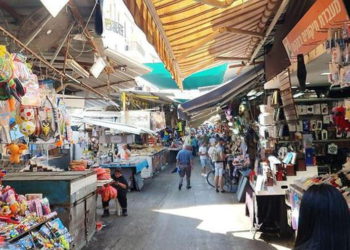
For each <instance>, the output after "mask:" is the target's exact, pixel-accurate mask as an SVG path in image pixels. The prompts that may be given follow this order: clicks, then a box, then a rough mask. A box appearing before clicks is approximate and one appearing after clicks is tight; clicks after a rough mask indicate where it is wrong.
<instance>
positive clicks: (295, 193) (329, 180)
mask: <svg viewBox="0 0 350 250" xmlns="http://www.w3.org/2000/svg"><path fill="white" fill-rule="evenodd" d="M322 183H326V184H329V185H332V186H334V187H336V188H337V189H338V190H339V191H340V192H341V193H342V194H343V196H344V198H345V200H346V201H347V203H348V205H349V208H350V170H349V169H343V170H341V171H339V172H338V173H335V174H327V175H322V176H316V177H312V178H304V179H300V180H298V181H297V182H296V183H295V184H294V185H292V186H291V189H290V190H289V203H290V207H291V210H290V214H289V220H290V225H291V226H292V228H293V229H294V230H297V229H298V218H299V208H300V202H301V199H302V195H303V192H304V190H307V189H308V188H309V187H310V186H312V185H315V184H322Z"/></svg>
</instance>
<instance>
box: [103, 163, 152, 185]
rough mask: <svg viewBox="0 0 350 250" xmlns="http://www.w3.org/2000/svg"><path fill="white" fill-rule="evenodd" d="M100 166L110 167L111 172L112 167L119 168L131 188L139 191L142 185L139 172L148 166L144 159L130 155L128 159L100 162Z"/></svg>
mask: <svg viewBox="0 0 350 250" xmlns="http://www.w3.org/2000/svg"><path fill="white" fill-rule="evenodd" d="M100 167H103V168H110V169H111V170H112V171H111V172H112V174H113V168H121V169H122V171H123V175H124V176H125V178H126V180H127V181H128V182H129V187H130V188H131V190H137V191H141V189H142V187H143V178H142V176H141V172H142V170H143V169H145V168H148V167H149V165H148V162H147V160H145V159H142V158H138V157H131V158H129V159H128V160H116V161H113V162H111V163H106V164H100Z"/></svg>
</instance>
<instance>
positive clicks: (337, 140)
mask: <svg viewBox="0 0 350 250" xmlns="http://www.w3.org/2000/svg"><path fill="white" fill-rule="evenodd" d="M312 142H315V143H322V142H323V143H328V142H350V138H346V139H328V140H313V141H312Z"/></svg>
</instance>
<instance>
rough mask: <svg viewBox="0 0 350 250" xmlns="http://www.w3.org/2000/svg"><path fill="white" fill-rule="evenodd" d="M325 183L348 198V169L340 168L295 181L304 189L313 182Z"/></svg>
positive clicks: (349, 187)
mask: <svg viewBox="0 0 350 250" xmlns="http://www.w3.org/2000/svg"><path fill="white" fill-rule="evenodd" d="M321 183H326V184H330V185H332V186H334V187H336V188H337V189H339V191H340V192H342V194H343V195H344V197H345V198H346V199H347V200H350V170H349V169H346V170H342V171H339V172H338V173H335V174H326V175H322V176H317V177H313V178H307V179H304V180H299V181H298V182H297V184H298V186H300V187H301V188H302V189H304V190H306V189H308V188H309V187H310V186H312V185H314V184H321Z"/></svg>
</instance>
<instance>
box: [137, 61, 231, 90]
mask: <svg viewBox="0 0 350 250" xmlns="http://www.w3.org/2000/svg"><path fill="white" fill-rule="evenodd" d="M145 65H147V66H148V67H149V68H151V69H152V72H150V73H148V74H145V75H143V76H141V77H142V78H144V79H145V80H147V81H149V82H151V83H152V84H154V85H155V86H157V87H158V88H160V89H177V88H178V87H177V85H176V82H175V81H174V80H173V79H172V78H171V75H170V73H169V71H168V70H167V69H166V68H165V67H164V64H163V63H146V64H145ZM226 69H227V64H226V63H225V64H221V65H219V66H216V67H213V68H210V69H207V70H203V71H200V72H197V73H195V74H192V75H190V76H189V77H187V78H186V79H185V80H184V82H183V88H184V89H185V90H189V89H197V88H202V87H208V86H215V85H218V84H221V83H222V82H223V79H224V76H225V73H226Z"/></svg>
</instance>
